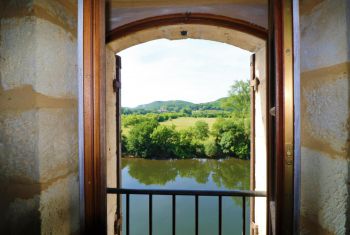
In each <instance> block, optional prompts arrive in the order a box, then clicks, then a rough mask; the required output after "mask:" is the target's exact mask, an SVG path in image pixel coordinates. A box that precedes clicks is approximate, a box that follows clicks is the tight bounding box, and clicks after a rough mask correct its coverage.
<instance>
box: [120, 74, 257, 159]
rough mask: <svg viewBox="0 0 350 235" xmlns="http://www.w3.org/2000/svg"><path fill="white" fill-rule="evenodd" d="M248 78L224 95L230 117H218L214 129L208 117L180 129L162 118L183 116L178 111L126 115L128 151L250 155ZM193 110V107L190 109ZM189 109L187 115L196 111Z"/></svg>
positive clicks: (134, 153)
mask: <svg viewBox="0 0 350 235" xmlns="http://www.w3.org/2000/svg"><path fill="white" fill-rule="evenodd" d="M249 89H250V88H249V84H248V82H243V81H237V82H236V83H235V84H234V85H233V86H232V87H231V90H230V92H229V97H228V98H227V99H223V100H222V102H221V107H222V109H224V111H226V112H229V113H230V116H229V117H228V118H227V117H226V118H217V120H216V121H215V123H214V124H213V126H212V128H211V130H209V126H208V124H207V123H206V122H204V121H197V122H196V123H195V124H194V126H192V127H189V128H187V129H183V130H176V129H175V126H165V125H160V122H162V121H166V120H169V119H174V118H177V117H179V116H178V115H177V114H171V113H164V114H150V113H149V114H146V115H139V114H138V115H135V114H133V115H126V116H123V119H122V122H123V125H124V126H125V127H128V128H129V132H128V134H127V135H125V134H123V135H122V148H123V149H122V151H123V154H125V155H132V156H136V157H141V158H196V157H197V158H203V157H211V158H224V157H235V158H240V159H249V155H250V149H249V147H250V137H249V133H250V126H249V123H250V117H249V116H250V113H249V111H250V95H249ZM189 111H191V110H189ZM189 111H187V113H186V115H188V116H190V115H191V114H192V113H190V112H189Z"/></svg>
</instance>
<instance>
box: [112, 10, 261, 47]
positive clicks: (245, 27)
mask: <svg viewBox="0 0 350 235" xmlns="http://www.w3.org/2000/svg"><path fill="white" fill-rule="evenodd" d="M179 24H199V25H211V26H219V27H223V28H227V29H232V30H237V31H240V32H244V33H248V34H250V35H253V36H256V37H258V38H261V39H264V40H266V39H267V36H268V32H267V29H265V28H263V27H260V26H258V25H255V24H252V23H249V22H247V21H243V20H239V19H234V18H230V17H226V16H220V15H214V14H206V13H191V12H187V13H184V14H182V13H179V14H169V15H161V16H154V17H149V18H145V19H141V20H137V21H134V22H131V23H128V24H125V25H122V26H119V27H117V28H115V29H113V30H111V31H110V32H108V34H107V36H106V43H109V42H112V41H114V40H117V39H119V38H121V37H125V36H127V35H130V34H132V33H135V32H138V31H141V30H145V29H149V28H154V27H160V26H170V25H179Z"/></svg>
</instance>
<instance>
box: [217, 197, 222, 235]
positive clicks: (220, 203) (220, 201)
mask: <svg viewBox="0 0 350 235" xmlns="http://www.w3.org/2000/svg"><path fill="white" fill-rule="evenodd" d="M218 206H219V235H221V234H222V196H219V205H218Z"/></svg>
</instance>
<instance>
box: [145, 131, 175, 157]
mask: <svg viewBox="0 0 350 235" xmlns="http://www.w3.org/2000/svg"><path fill="white" fill-rule="evenodd" d="M151 140H152V145H153V151H154V152H153V156H154V157H158V158H173V157H176V148H177V146H178V143H179V133H178V132H177V131H176V130H175V126H174V125H173V126H171V127H169V126H157V127H156V128H155V129H154V130H153V133H152V134H151Z"/></svg>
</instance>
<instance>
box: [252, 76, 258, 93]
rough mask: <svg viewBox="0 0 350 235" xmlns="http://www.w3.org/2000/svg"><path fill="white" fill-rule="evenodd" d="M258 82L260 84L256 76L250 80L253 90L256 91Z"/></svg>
mask: <svg viewBox="0 0 350 235" xmlns="http://www.w3.org/2000/svg"><path fill="white" fill-rule="evenodd" d="M259 84H260V80H259V78H257V77H255V78H254V79H253V80H251V81H250V86H251V87H253V90H254V91H258V86H259Z"/></svg>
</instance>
